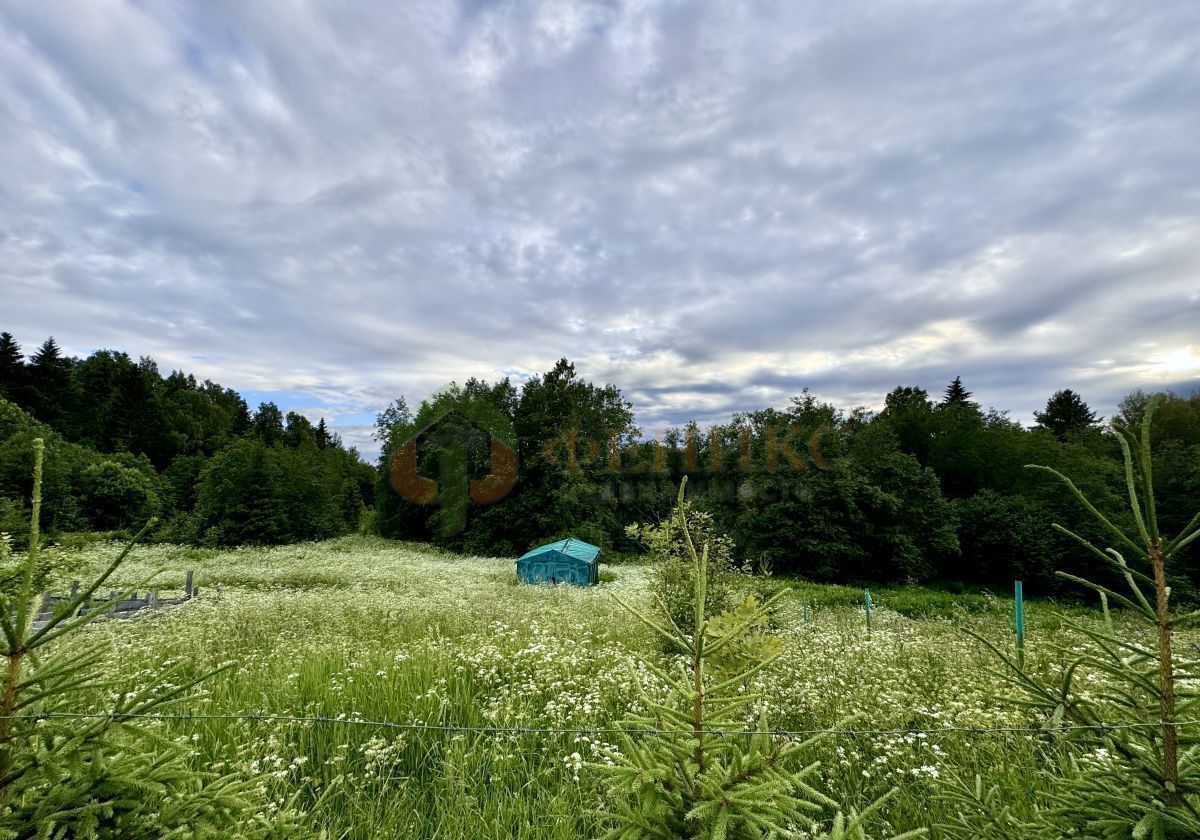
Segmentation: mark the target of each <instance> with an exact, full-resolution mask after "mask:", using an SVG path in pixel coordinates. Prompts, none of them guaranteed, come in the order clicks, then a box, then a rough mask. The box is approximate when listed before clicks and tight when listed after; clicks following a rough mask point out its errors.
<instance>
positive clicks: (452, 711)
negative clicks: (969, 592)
mask: <svg viewBox="0 0 1200 840" xmlns="http://www.w3.org/2000/svg"><path fill="white" fill-rule="evenodd" d="M115 551H116V549H115V548H114V547H113V546H111V545H108V544H96V545H93V546H90V547H88V548H86V549H84V550H82V551H81V552H80V553H79V554H77V555H71V556H70V562H69V563H68V564H67V567H66V568H65V569H64V570H63V571H62V572H61V575H62V577H63V579H64V580H65V579H69V578H71V577H83V576H85V574H86V572H87V571H88V570H93V571H94V570H97V569H99V568H101V567H102V566H103V565H104V564H106V563H107V562H108V561H109V560H110V559H111V558H112V556H113V555H114V553H115ZM186 569H195V570H196V582H197V584H198V585H199V586H200V587H201V591H202V596H201V598H200V599H198V600H196V601H193V602H191V603H189V604H186V605H183V606H180V607H171V608H164V609H161V610H157V611H148V612H147V614H144V615H142V616H139V617H137V618H135V619H131V620H127V621H108V622H98V623H96V624H94V625H92V626H91V627H89V628H88V629H87V630H86V631H85V632H84V633H83V634H81V635H83V636H84V637H86V638H87V639H90V640H95V639H96V638H105V639H109V640H111V642H112V652H111V658H112V662H111V666H110V670H111V671H113V672H114V673H119V674H120V678H121V680H122V681H124V682H127V683H128V684H129V685H130V686H132V685H139V684H147V683H149V684H153V683H155V682H156V681H157V675H158V674H159V673H160V671H161V668H162V667H163V663H164V662H166V661H186V662H188V663H190V664H191V667H192V668H193V669H194V672H195V673H196V674H199V673H202V672H204V671H206V670H209V669H212V668H215V667H217V666H218V665H221V664H223V663H233V664H232V667H230V668H229V669H228V670H225V671H223V672H221V673H220V674H218V675H216V676H215V677H213V678H212V679H211V680H209V681H208V682H207V683H205V688H204V690H203V691H202V692H201V693H200V694H199V695H198V696H196V697H194V698H193V699H190V700H188V701H186V702H184V703H182V704H181V705H180V706H179V707H178V711H180V712H181V713H192V714H195V715H230V716H233V715H276V716H279V715H283V716H297V717H326V718H337V719H340V720H343V721H345V722H320V723H314V722H307V721H292V722H283V721H278V720H272V721H267V720H234V719H203V718H198V719H193V720H182V721H177V722H170V723H161V724H159V723H155V724H152V725H155V726H159V727H161V728H162V729H163V730H164V732H166V733H167V734H168V735H170V736H171V737H174V738H178V739H181V740H186V741H188V742H189V743H190V744H191V749H192V750H193V756H194V760H195V762H196V763H197V765H198V766H203V767H209V768H217V769H229V768H233V769H237V770H240V771H242V772H244V773H245V774H248V775H250V776H253V777H254V778H255V779H256V780H257V782H258V788H257V789H258V793H259V795H260V797H261V807H262V809H263V810H264V811H271V810H273V809H278V808H280V807H297V808H300V809H303V810H310V811H311V813H310V814H309V817H308V818H309V819H310V821H311V824H312V826H313V834H314V836H316V835H319V834H320V832H321V831H325V832H326V833H327V835H328V836H329V837H353V838H375V837H385V836H386V837H413V838H434V837H437V838H458V837H461V838H484V837H490V838H511V837H539V838H541V837H545V838H556V837H563V838H566V837H589V836H597V835H598V834H600V833H602V830H603V828H604V819H603V810H604V807H605V805H604V801H603V796H602V793H601V787H600V785H599V784H598V779H597V771H596V769H595V766H594V764H595V763H596V762H602V761H603V760H604V757H605V754H606V750H607V749H609V748H610V747H609V745H608V744H606V743H605V739H604V736H603V735H601V736H598V737H591V736H589V735H586V734H577V733H569V732H566V733H523V732H515V733H499V734H497V733H477V732H455V731H444V730H421V731H404V730H397V729H388V728H384V727H380V726H377V725H373V724H370V725H368V724H355V723H353V721H356V720H362V721H391V722H397V723H416V724H432V725H454V726H500V727H533V728H554V729H571V728H593V727H601V728H602V727H606V726H613V725H615V723H616V722H617V721H618V720H619V719H620V718H621V717H622V716H623V715H624V714H626V713H627V712H629V711H631V710H632V709H633V708H634V707H636V706H637V704H638V703H639V697H640V696H641V689H645V690H646V691H648V692H650V693H651V694H654V693H655V692H656V691H658V687H657V685H656V684H655V678H654V677H652V676H651V675H650V673H649V672H648V671H647V670H646V669H645V668H643V667H642V666H640V665H639V658H640V657H649V658H651V659H652V660H654V659H661V658H663V655H662V654H661V652H659V650H658V648H657V646H656V645H655V643H654V642H653V641H652V639H651V638H650V635H649V633H648V632H646V631H644V630H643V629H642V628H641V627H640V626H638V625H637V623H636V622H633V621H631V619H630V618H629V616H628V614H626V613H624V611H622V610H621V608H620V607H619V606H618V605H617V604H616V603H615V602H614V600H613V598H612V597H611V596H612V594H614V593H615V594H619V595H620V596H621V597H622V598H623V599H625V600H626V601H627V602H629V603H631V604H633V605H636V606H639V607H642V608H645V609H649V599H648V596H647V594H646V587H645V582H646V569H645V567H644V566H641V565H636V564H623V565H618V566H613V567H605V571H606V572H609V573H610V574H607V575H605V577H606V578H612V579H609V580H607V581H606V582H604V583H602V584H601V585H600V586H598V587H593V588H591V589H581V588H575V587H550V586H538V587H531V586H521V585H518V584H517V583H516V579H515V574H514V570H513V563H512V561H510V560H505V559H497V558H481V557H463V556H457V555H452V554H447V553H441V552H438V551H436V550H433V549H430V548H427V547H423V546H414V545H406V544H399V543H393V542H389V541H384V540H379V539H371V538H362V537H353V538H343V539H338V540H332V541H327V542H323V543H317V544H305V545H298V546H287V547H282V548H275V549H238V550H232V551H220V552H218V551H206V550H199V549H192V548H184V547H178V546H163V545H159V546H146V547H141V548H139V549H137V550H136V551H135V554H134V556H133V557H132V558H131V559H130V560H129V561H128V562H127V564H126V565H125V566H124V567H123V568H122V570H121V571H120V572H119V576H120V578H119V579H120V582H121V583H123V584H127V585H135V584H139V583H141V582H142V581H143V580H144V578H145V576H146V575H147V574H149V573H151V572H153V571H159V570H161V572H162V574H161V576H160V579H159V580H160V582H159V583H157V584H156V585H157V586H158V587H159V588H160V589H164V591H163V593H162V594H163V595H164V596H165V595H167V594H169V593H168V592H167V591H165V588H166V587H167V586H168V585H174V586H177V587H180V588H182V583H183V575H184V571H185V570H186ZM218 584H219V585H220V586H219V595H218V591H217V590H218V586H217V585H218ZM776 584H777V585H783V584H782V583H779V582H776ZM143 588H144V587H143ZM849 594H853V593H851V591H850V590H844V589H838V588H820V587H805V588H803V590H799V591H797V593H795V595H794V597H792V598H790V599H788V600H787V601H785V604H786V606H785V607H784V608H783V609H782V611H781V612H780V614H779V616H778V628H777V632H778V633H779V634H780V635H781V636H782V638H783V639H784V642H785V645H786V653H785V654H784V656H783V657H782V658H781V659H780V660H778V661H777V662H775V663H774V664H773V665H772V666H770V667H769V668H768V669H767V670H765V671H763V672H760V674H759V675H758V677H757V681H758V685H757V686H756V687H755V688H756V689H757V690H758V691H760V692H761V693H762V695H763V698H764V699H763V702H764V704H765V705H766V709H767V714H768V717H769V720H770V724H771V726H772V728H775V729H786V730H811V729H823V728H827V727H834V726H838V725H839V724H840V725H845V723H846V721H847V720H848V719H853V723H852V724H850V725H851V726H853V727H856V728H858V729H860V730H861V729H872V730H908V729H919V730H925V729H941V728H946V727H971V728H977V727H1001V728H1002V727H1014V726H1017V727H1019V726H1026V725H1030V724H1036V722H1037V721H1035V720H1034V719H1033V718H1031V717H1030V714H1031V713H1028V712H1023V711H1020V710H1018V709H1016V708H1014V707H1013V706H1011V705H1009V704H1007V703H1006V702H1005V701H1004V695H1005V694H1006V688H1005V686H1004V684H1003V683H1002V682H1001V681H1000V680H999V679H998V678H997V677H996V676H994V675H993V674H992V673H991V671H990V670H989V669H990V668H991V667H992V666H993V664H994V662H993V660H992V659H991V658H990V657H989V656H988V655H987V654H986V653H985V652H984V651H983V650H982V649H981V646H980V644H979V643H978V642H977V641H976V640H974V639H972V638H971V637H970V636H969V635H967V634H966V633H964V632H963V629H962V628H963V627H964V626H965V627H969V628H970V629H972V630H974V631H975V632H977V633H980V634H981V635H984V636H986V637H987V638H989V639H991V640H993V641H994V642H995V643H996V644H998V645H1001V646H1004V647H1010V646H1011V629H1010V610H1011V603H1010V602H1006V601H1003V600H998V599H989V598H981V597H979V596H972V597H969V598H962V599H958V600H956V599H953V598H949V597H948V596H935V595H934V594H933V593H924V592H922V591H920V590H897V591H894V592H886V591H885V592H879V593H875V597H876V601H877V608H876V610H875V612H874V615H873V623H872V631H871V633H870V634H869V635H868V633H867V629H866V626H865V621H864V618H865V615H864V611H863V609H862V607H861V605H858V606H855V605H854V602H853V600H851V599H850V598H849V597H847V596H848V595H849ZM802 596H803V597H804V598H805V599H807V600H809V601H810V603H814V604H815V606H813V607H812V609H811V611H810V616H809V620H808V622H807V623H806V622H805V621H804V620H803V617H802V609H801V597H802ZM889 604H892V605H893V606H894V607H895V609H889ZM922 605H927V606H928V607H929V609H928V610H922V609H921V607H922ZM904 613H907V615H906V614H904ZM1066 614H1067V612H1066V611H1065V610H1063V609H1062V608H1059V607H1054V606H1051V605H1048V604H1042V603H1033V604H1031V605H1030V606H1029V608H1028V613H1027V624H1028V632H1029V642H1028V645H1029V647H1028V660H1027V661H1028V668H1029V669H1030V670H1031V671H1033V672H1036V673H1042V674H1046V675H1050V674H1052V673H1054V672H1055V671H1056V670H1057V669H1058V667H1059V665H1058V662H1059V660H1060V658H1061V657H1060V656H1059V655H1058V654H1056V653H1055V650H1054V647H1053V645H1054V644H1058V645H1066V646H1074V645H1076V644H1079V643H1081V642H1079V640H1077V639H1074V638H1073V637H1072V635H1071V633H1070V632H1069V631H1068V630H1066V629H1065V628H1063V627H1062V619H1063V617H1064V616H1065V615H1066ZM1071 614H1072V617H1073V618H1075V619H1076V620H1079V621H1084V622H1088V621H1099V620H1100V619H1099V617H1098V615H1096V614H1094V613H1090V612H1088V611H1084V610H1079V609H1076V610H1072V611H1071ZM909 616H916V617H909ZM97 702H98V703H101V702H103V701H102V700H101V699H99V698H98V700H97ZM797 737H799V736H797ZM1056 748H1057V747H1056V745H1055V743H1054V742H1053V741H1052V740H1051V736H1047V735H1041V734H1039V735H1031V734H1027V733H1012V732H996V733H978V732H955V731H949V732H936V733H929V734H925V733H921V734H882V733H876V734H866V733H861V732H860V733H854V734H840V735H837V736H831V737H827V738H825V739H824V740H822V741H820V742H819V743H817V744H815V745H814V746H813V747H812V751H813V755H814V758H819V759H820V760H821V762H822V770H821V777H822V779H823V781H824V783H825V785H826V790H827V791H828V792H829V793H830V794H831V795H832V796H833V797H834V798H835V799H837V800H839V801H841V802H842V803H844V806H845V807H855V806H861V805H862V804H863V803H866V802H868V801H870V800H872V799H873V798H875V797H877V796H879V795H880V794H881V793H884V792H885V791H887V790H889V789H891V788H893V787H898V788H899V793H898V795H896V796H895V797H894V798H893V799H892V800H890V801H889V802H888V804H887V806H886V808H885V809H884V810H883V811H882V812H881V814H880V819H879V820H878V821H877V825H876V829H877V831H876V834H877V836H880V837H884V836H888V835H889V834H891V833H894V832H896V831H900V830H907V829H910V828H915V827H919V826H931V827H936V826H937V825H938V824H939V823H943V822H945V821H947V820H949V819H950V818H951V817H952V813H953V810H954V805H953V804H952V801H951V800H950V799H949V798H948V796H947V794H948V792H951V791H953V790H955V789H956V788H958V787H959V786H962V785H966V786H968V787H969V788H971V789H973V788H974V786H975V779H976V775H977V774H980V775H981V776H982V779H983V782H984V784H985V786H991V785H995V786H998V788H999V791H1000V792H1001V794H1002V795H1003V797H1004V799H1005V801H1006V802H1007V803H1008V804H1009V806H1010V807H1011V808H1013V809H1014V810H1015V811H1017V812H1020V811H1021V810H1022V809H1029V808H1031V807H1032V806H1033V803H1034V801H1035V798H1036V796H1037V792H1038V790H1039V786H1040V785H1044V784H1046V781H1045V780H1044V776H1043V775H1042V768H1043V766H1044V765H1045V763H1046V756H1047V754H1048V753H1049V752H1050V751H1052V750H1054V749H1056ZM331 786H332V790H328V792H327V795H326V796H325V797H324V798H323V799H322V800H321V801H320V805H319V806H318V807H315V808H313V807H311V803H313V802H315V801H316V799H317V797H318V796H319V795H320V794H321V793H322V792H325V791H326V790H327V789H328V788H330V787H331ZM962 789H963V790H965V788H962ZM289 803H290V804H289ZM815 818H816V819H817V820H820V819H822V816H821V815H815ZM811 829H812V826H811V825H809V826H797V827H796V834H795V836H797V837H804V836H806V833H807V832H809V831H811ZM933 836H935V837H936V836H945V837H953V836H955V834H954V833H953V832H947V831H938V830H935V831H934V833H933Z"/></svg>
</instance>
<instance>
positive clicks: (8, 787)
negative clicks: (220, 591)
mask: <svg viewBox="0 0 1200 840" xmlns="http://www.w3.org/2000/svg"><path fill="white" fill-rule="evenodd" d="M42 458H43V444H42V440H41V439H40V438H38V439H37V440H35V441H34V470H33V494H32V495H33V504H32V515H31V518H30V536H29V550H28V552H27V553H26V555H25V557H24V558H23V559H20V560H14V559H13V557H12V554H11V551H10V550H9V546H8V540H7V535H0V636H2V639H0V655H3V657H4V660H5V662H4V665H5V667H4V668H3V677H2V687H0V838H39V840H41V838H72V837H79V838H84V837H87V838H113V840H116V838H126V839H127V838H144V839H145V840H150V838H163V837H177V838H183V837H189V838H217V837H242V838H250V837H256V838H257V837H264V838H265V837H283V836H292V835H293V832H295V831H296V830H297V829H298V828H299V824H298V821H297V811H296V809H295V808H294V805H293V804H289V805H287V806H286V807H285V808H284V809H282V810H283V813H282V814H281V815H280V816H279V817H277V818H273V819H271V820H269V821H268V820H264V819H261V818H257V817H250V816H248V806H249V802H250V800H249V796H248V794H249V791H250V786H249V784H248V783H247V782H245V781H241V780H238V779H236V778H234V777H232V776H224V777H219V776H216V775H215V774H210V773H205V772H202V771H195V770H193V769H191V768H190V767H189V765H188V758H187V753H186V751H185V750H183V749H182V748H181V747H180V746H179V745H178V744H177V743H176V742H174V741H172V740H170V739H169V738H166V737H162V736H160V735H156V734H154V733H153V731H152V730H151V729H149V728H147V727H141V726H136V725H133V724H134V723H135V722H136V721H137V720H138V719H139V718H142V717H144V716H147V715H155V714H158V713H161V712H162V711H163V710H165V709H166V708H167V707H169V706H170V705H171V704H172V703H176V702H178V701H180V700H181V699H185V698H186V697H187V696H188V695H189V693H190V691H191V689H192V688H194V687H195V686H196V685H198V684H199V683H200V682H202V681H204V680H205V679H207V678H208V677H210V676H212V673H216V672H212V673H209V674H205V675H204V676H202V677H200V678H199V679H188V678H186V677H185V676H184V674H183V665H184V664H185V663H180V664H179V665H176V666H173V667H169V668H166V669H165V670H164V671H163V672H162V673H161V674H160V681H161V682H160V684H158V685H152V686H148V687H145V688H142V689H138V690H134V691H127V692H117V693H116V701H115V705H114V706H112V707H111V708H107V709H105V710H103V712H100V711H99V710H96V709H95V707H94V706H93V705H91V704H92V702H94V697H95V694H96V691H97V689H99V688H101V687H103V686H104V685H106V681H105V679H104V677H105V675H104V674H103V672H102V668H103V663H102V657H103V654H104V651H105V648H104V647H103V646H102V645H98V644H62V643H59V644H55V643H56V642H59V640H62V639H63V638H64V637H65V636H68V635H69V634H71V633H72V632H73V631H75V630H77V629H78V628H80V627H82V626H83V625H85V624H87V623H88V622H90V621H92V620H94V619H96V618H97V617H99V616H101V615H103V614H104V613H105V612H106V611H107V609H108V608H109V607H111V606H113V605H114V604H115V603H117V602H118V601H120V600H122V599H124V598H126V597H128V595H129V593H128V592H122V593H121V594H120V595H118V596H117V597H116V598H113V599H110V600H108V601H101V602H99V603H96V604H94V605H92V602H91V599H92V598H93V597H94V596H95V594H96V592H97V591H98V590H99V589H100V587H101V586H102V585H103V584H104V583H105V581H107V580H108V579H109V578H110V577H111V576H112V574H113V573H114V572H115V571H116V570H117V568H118V567H119V566H120V565H121V563H122V561H124V559H125V558H126V557H127V556H128V555H129V553H130V551H131V550H132V549H133V546H134V544H135V543H136V542H137V540H138V539H139V538H140V537H141V536H142V535H143V534H145V533H146V531H147V530H148V529H149V528H150V527H151V526H152V524H153V520H151V522H149V523H147V524H146V526H145V527H144V528H142V530H141V531H140V532H139V533H138V535H137V537H134V539H133V540H131V541H130V542H129V543H128V545H126V546H125V548H124V550H123V551H121V553H120V554H119V555H118V556H117V558H116V559H115V560H114V561H113V562H112V563H111V564H110V565H109V566H108V568H107V569H105V571H104V572H103V573H102V574H101V575H100V576H99V577H97V578H96V579H95V580H93V581H92V582H91V583H90V584H88V585H86V586H84V587H82V589H81V590H80V591H79V592H78V593H76V594H75V595H74V596H73V597H70V598H67V599H65V600H63V601H62V602H60V603H59V604H57V605H56V606H55V607H54V609H53V611H52V613H51V615H50V617H49V620H48V621H47V622H46V623H44V624H43V625H42V626H41V627H39V628H37V629H34V626H33V618H34V613H33V610H32V608H31V607H32V603H33V600H34V597H35V594H36V593H37V592H38V591H39V590H40V589H41V588H42V587H43V586H44V585H45V582H46V580H47V579H48V576H49V574H50V572H51V568H50V566H49V564H48V563H47V562H46V557H45V554H44V553H43V552H42V551H41V549H40V534H39V527H38V517H39V513H40V510H41V504H42V492H41V490H42ZM81 712H82V713H84V714H82V715H80V714H79V713H81ZM89 712H94V713H93V714H90V715H89V714H88V713H89Z"/></svg>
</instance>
